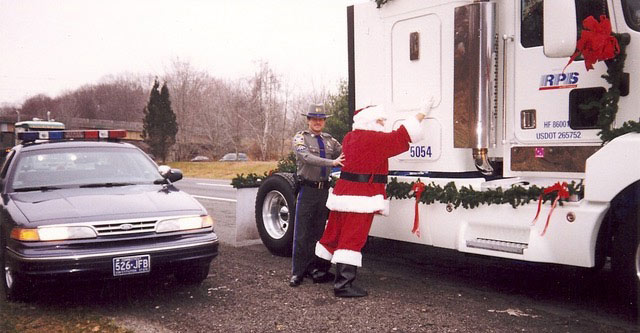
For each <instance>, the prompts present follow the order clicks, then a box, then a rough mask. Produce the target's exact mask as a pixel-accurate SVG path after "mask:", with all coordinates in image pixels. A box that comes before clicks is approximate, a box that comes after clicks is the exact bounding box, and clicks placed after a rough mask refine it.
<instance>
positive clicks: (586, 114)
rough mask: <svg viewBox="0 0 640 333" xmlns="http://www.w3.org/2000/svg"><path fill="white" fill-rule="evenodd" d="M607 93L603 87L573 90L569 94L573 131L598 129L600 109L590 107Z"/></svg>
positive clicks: (570, 122)
mask: <svg viewBox="0 0 640 333" xmlns="http://www.w3.org/2000/svg"><path fill="white" fill-rule="evenodd" d="M605 92H606V89H604V88H603V87H593V88H580V89H573V90H571V92H570V93H569V127H571V129H573V130H581V129H596V128H598V114H599V109H598V108H597V107H594V106H590V105H589V104H590V103H591V102H596V101H599V100H600V98H602V95H604V93H605Z"/></svg>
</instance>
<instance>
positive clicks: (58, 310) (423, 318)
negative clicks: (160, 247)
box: [0, 179, 638, 333]
mask: <svg viewBox="0 0 640 333" xmlns="http://www.w3.org/2000/svg"><path fill="white" fill-rule="evenodd" d="M177 185H178V186H179V187H180V188H181V189H184V190H185V191H187V192H189V193H191V194H193V195H196V196H197V197H198V200H199V201H200V202H201V203H202V204H203V205H204V206H205V207H206V208H207V209H208V210H209V212H210V214H211V215H212V216H213V217H214V219H215V220H216V229H217V230H218V233H219V234H220V238H221V240H222V245H221V248H220V251H221V252H220V256H219V257H218V258H216V259H215V260H214V262H213V264H212V269H211V271H210V273H209V276H208V278H207V279H206V280H205V281H204V282H203V283H202V285H199V286H180V285H177V284H176V282H175V280H174V279H172V278H171V277H167V278H163V279H156V280H144V279H141V280H128V281H127V282H95V283H89V284H86V285H77V284H74V285H65V284H60V285H56V286H52V287H49V288H43V289H42V292H41V294H40V297H39V299H38V300H36V301H33V302H31V303H27V304H23V303H11V304H10V303H6V302H4V301H0V319H2V318H4V322H1V321H0V331H3V332H4V331H8V332H43V331H51V332H55V331H59V332H67V331H71V332H86V331H103V332H124V331H133V332H307V331H319V332H363V331H376V332H516V331H518V332H580V333H582V332H635V331H638V326H636V324H635V321H634V319H633V313H632V312H630V311H629V309H628V308H627V307H625V306H624V304H621V303H620V302H618V301H617V299H616V298H615V297H613V286H611V284H608V283H607V282H606V281H607V278H608V272H607V271H604V272H602V273H600V274H597V275H595V276H588V275H585V274H584V273H585V272H584V271H581V270H574V269H570V268H566V267H550V266H539V265H530V264H526V263H517V262H513V261H506V260H492V259H487V258H484V257H475V256H465V255H462V254H459V253H455V252H453V251H448V250H439V249H434V248H428V247H424V246H416V245H412V244H406V243H399V242H390V241H386V240H381V239H372V240H371V241H370V242H369V244H368V245H367V247H366V249H365V251H364V258H363V265H364V266H363V268H362V269H360V270H359V275H358V283H359V284H360V285H361V286H362V287H364V288H366V289H367V290H368V291H369V293H370V296H369V297H366V298H364V299H346V300H345V299H337V298H335V297H333V295H332V292H331V286H330V285H314V284H312V283H309V281H307V280H305V282H304V283H303V284H302V286H300V287H299V288H296V289H293V288H290V287H289V286H288V285H287V280H288V276H289V272H290V258H283V257H278V256H274V255H271V254H270V253H269V252H268V251H267V250H266V249H265V247H264V246H262V245H252V246H246V247H233V246H230V245H229V244H230V242H229V241H228V240H230V239H231V238H230V237H233V233H232V230H233V224H234V220H235V203H234V202H233V200H234V199H233V197H234V195H233V194H234V193H235V190H234V189H233V188H230V187H227V186H224V185H225V182H221V181H211V180H197V179H185V180H182V181H180V182H178V183H177ZM3 315H4V317H3Z"/></svg>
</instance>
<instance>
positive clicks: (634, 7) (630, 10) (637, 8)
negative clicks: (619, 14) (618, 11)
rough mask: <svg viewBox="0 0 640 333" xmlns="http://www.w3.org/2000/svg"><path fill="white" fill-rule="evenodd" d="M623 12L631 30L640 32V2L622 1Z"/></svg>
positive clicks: (632, 0) (633, 0)
mask: <svg viewBox="0 0 640 333" xmlns="http://www.w3.org/2000/svg"><path fill="white" fill-rule="evenodd" d="M622 10H623V12H624V20H625V21H626V22H627V25H628V26H629V28H631V29H633V30H636V31H640V1H638V0H622Z"/></svg>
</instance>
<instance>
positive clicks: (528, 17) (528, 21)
mask: <svg viewBox="0 0 640 333" xmlns="http://www.w3.org/2000/svg"><path fill="white" fill-rule="evenodd" d="M521 8H522V13H521V19H522V22H521V24H520V43H522V46H524V47H535V46H542V0H522V3H521Z"/></svg>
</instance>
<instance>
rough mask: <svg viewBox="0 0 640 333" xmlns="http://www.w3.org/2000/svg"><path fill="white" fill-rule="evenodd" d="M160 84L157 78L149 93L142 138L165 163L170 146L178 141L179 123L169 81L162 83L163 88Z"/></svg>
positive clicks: (155, 155) (156, 156)
mask: <svg viewBox="0 0 640 333" xmlns="http://www.w3.org/2000/svg"><path fill="white" fill-rule="evenodd" d="M159 86H160V83H159V82H158V80H155V82H154V83H153V88H151V94H149V103H147V106H146V107H145V108H144V119H143V128H142V138H143V139H144V142H145V143H146V144H147V145H149V149H150V151H151V153H152V154H153V155H154V157H155V158H159V159H161V160H162V163H164V162H165V161H166V159H167V153H168V152H169V148H170V147H171V146H172V145H173V144H174V143H175V142H176V134H177V133H178V124H177V122H176V114H175V113H174V112H173V109H172V108H171V100H170V97H169V88H167V83H166V82H165V83H164V84H163V85H162V89H159Z"/></svg>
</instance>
